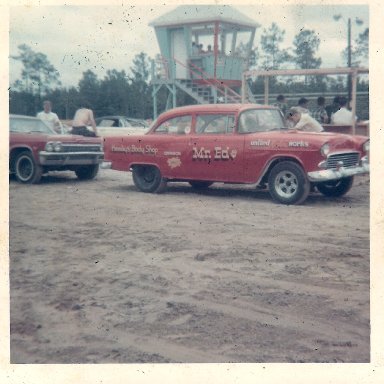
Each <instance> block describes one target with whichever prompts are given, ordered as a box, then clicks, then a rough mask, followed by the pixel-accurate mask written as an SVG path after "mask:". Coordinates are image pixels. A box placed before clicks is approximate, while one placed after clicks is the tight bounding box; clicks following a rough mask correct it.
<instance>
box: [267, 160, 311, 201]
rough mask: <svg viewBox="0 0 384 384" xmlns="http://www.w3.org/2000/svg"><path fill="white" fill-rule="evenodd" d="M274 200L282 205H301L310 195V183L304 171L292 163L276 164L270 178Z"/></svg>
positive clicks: (269, 184) (269, 186) (270, 187)
mask: <svg viewBox="0 0 384 384" xmlns="http://www.w3.org/2000/svg"><path fill="white" fill-rule="evenodd" d="M268 188H269V193H270V195H271V197H272V199H273V200H274V201H276V202H278V203H282V204H287V205H289V204H301V203H302V202H303V201H304V200H305V199H306V198H307V197H308V194H309V190H310V182H309V180H308V178H307V177H306V175H305V173H304V171H303V169H302V168H301V167H300V166H299V165H298V164H296V163H294V162H292V161H283V162H281V163H278V164H276V165H275V166H274V167H273V168H272V170H271V172H270V174H269V177H268Z"/></svg>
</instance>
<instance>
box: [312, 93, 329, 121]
mask: <svg viewBox="0 0 384 384" xmlns="http://www.w3.org/2000/svg"><path fill="white" fill-rule="evenodd" d="M312 117H313V118H314V119H315V120H317V121H318V122H319V123H320V124H327V123H328V121H329V119H328V113H327V111H326V110H325V98H324V97H323V96H319V97H318V98H317V109H316V110H315V111H314V112H313V113H312Z"/></svg>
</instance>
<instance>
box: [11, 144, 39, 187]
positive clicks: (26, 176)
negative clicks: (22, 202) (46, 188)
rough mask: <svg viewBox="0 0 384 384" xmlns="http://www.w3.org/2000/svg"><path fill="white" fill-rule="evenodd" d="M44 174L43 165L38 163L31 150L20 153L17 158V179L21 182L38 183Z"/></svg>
mask: <svg viewBox="0 0 384 384" xmlns="http://www.w3.org/2000/svg"><path fill="white" fill-rule="evenodd" d="M42 174H43V169H42V167H41V166H40V165H39V164H37V163H36V161H35V159H34V158H33V156H32V153H31V152H29V151H23V152H21V153H19V154H18V155H17V157H16V159H15V175H16V179H17V180H18V181H20V182H21V183H26V184H27V183H29V184H36V183H38V182H39V181H40V179H41V176H42Z"/></svg>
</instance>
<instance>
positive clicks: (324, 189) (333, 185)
mask: <svg viewBox="0 0 384 384" xmlns="http://www.w3.org/2000/svg"><path fill="white" fill-rule="evenodd" d="M352 184H353V176H351V177H346V178H344V179H339V180H332V181H326V182H323V183H319V184H316V188H317V189H318V191H319V192H320V193H322V194H323V195H324V196H330V197H340V196H343V195H345V194H346V193H347V192H348V191H349V190H350V189H351V188H352Z"/></svg>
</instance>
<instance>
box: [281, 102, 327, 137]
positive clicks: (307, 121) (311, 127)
mask: <svg viewBox="0 0 384 384" xmlns="http://www.w3.org/2000/svg"><path fill="white" fill-rule="evenodd" d="M286 119H287V121H288V123H290V125H291V127H290V129H297V130H300V131H306V132H322V131H324V128H323V127H322V126H321V124H320V123H319V122H317V121H316V120H315V119H314V118H313V117H312V116H310V115H309V114H308V113H304V112H303V111H302V109H301V108H300V107H292V108H290V109H289V111H288V112H287V114H286Z"/></svg>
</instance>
